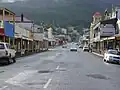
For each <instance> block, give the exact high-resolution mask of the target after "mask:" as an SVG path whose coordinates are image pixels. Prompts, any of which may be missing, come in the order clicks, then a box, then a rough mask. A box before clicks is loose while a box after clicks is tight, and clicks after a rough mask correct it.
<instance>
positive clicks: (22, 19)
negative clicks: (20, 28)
mask: <svg viewBox="0 0 120 90" xmlns="http://www.w3.org/2000/svg"><path fill="white" fill-rule="evenodd" d="M23 21H24V15H23V14H21V22H23Z"/></svg>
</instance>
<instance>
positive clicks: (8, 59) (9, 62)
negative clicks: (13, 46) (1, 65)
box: [7, 56, 12, 65]
mask: <svg viewBox="0 0 120 90" xmlns="http://www.w3.org/2000/svg"><path fill="white" fill-rule="evenodd" d="M11 63H12V61H11V56H9V57H8V58H7V64H8V65H9V64H11Z"/></svg>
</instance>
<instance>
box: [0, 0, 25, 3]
mask: <svg viewBox="0 0 120 90" xmlns="http://www.w3.org/2000/svg"><path fill="white" fill-rule="evenodd" d="M16 1H27V0H0V2H2V3H14V2H16Z"/></svg>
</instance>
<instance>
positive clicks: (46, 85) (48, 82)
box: [43, 78, 52, 88]
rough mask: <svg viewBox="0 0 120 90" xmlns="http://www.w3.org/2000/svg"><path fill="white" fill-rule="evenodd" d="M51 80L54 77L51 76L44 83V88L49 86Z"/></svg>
mask: <svg viewBox="0 0 120 90" xmlns="http://www.w3.org/2000/svg"><path fill="white" fill-rule="evenodd" d="M51 81H52V79H51V78H50V79H49V80H48V81H47V83H46V84H45V85H44V87H43V88H47V87H48V85H49V84H50V83H51Z"/></svg>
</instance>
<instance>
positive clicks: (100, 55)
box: [92, 52, 104, 57]
mask: <svg viewBox="0 0 120 90" xmlns="http://www.w3.org/2000/svg"><path fill="white" fill-rule="evenodd" d="M92 54H94V55H97V56H99V57H104V55H102V54H99V53H96V52H92Z"/></svg>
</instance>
